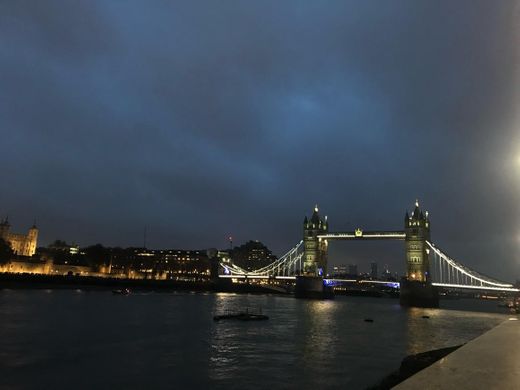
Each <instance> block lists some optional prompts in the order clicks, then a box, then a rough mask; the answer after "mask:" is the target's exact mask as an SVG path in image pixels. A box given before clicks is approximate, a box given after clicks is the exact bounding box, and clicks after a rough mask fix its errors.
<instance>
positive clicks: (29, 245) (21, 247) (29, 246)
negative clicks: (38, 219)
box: [0, 218, 38, 256]
mask: <svg viewBox="0 0 520 390" xmlns="http://www.w3.org/2000/svg"><path fill="white" fill-rule="evenodd" d="M10 229H11V225H10V224H9V221H8V219H7V218H5V219H4V220H3V221H2V222H1V223H0V237H1V238H2V239H3V240H4V241H6V242H7V243H9V245H10V246H11V249H12V250H13V252H14V254H15V255H18V256H32V255H34V253H35V252H36V245H37V242H38V228H37V227H36V226H35V225H33V226H32V227H31V228H30V229H29V232H28V233H27V234H17V233H11V232H10Z"/></svg>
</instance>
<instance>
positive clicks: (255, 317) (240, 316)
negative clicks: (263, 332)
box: [213, 310, 269, 321]
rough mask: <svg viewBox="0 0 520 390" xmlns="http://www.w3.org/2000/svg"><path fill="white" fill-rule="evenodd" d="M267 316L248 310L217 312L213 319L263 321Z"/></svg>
mask: <svg viewBox="0 0 520 390" xmlns="http://www.w3.org/2000/svg"><path fill="white" fill-rule="evenodd" d="M268 319H269V317H268V316H266V315H265V314H262V313H250V312H249V311H248V310H246V311H243V312H239V313H226V314H217V315H215V316H213V321H222V320H238V321H265V320H268Z"/></svg>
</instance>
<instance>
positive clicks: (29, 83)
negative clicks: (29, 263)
mask: <svg viewBox="0 0 520 390" xmlns="http://www.w3.org/2000/svg"><path fill="white" fill-rule="evenodd" d="M354 4H355V6H354ZM206 5H208V4H206ZM0 9H2V10H3V11H4V12H1V13H0V21H1V23H0V26H1V31H2V34H1V35H0V36H1V38H0V52H1V53H2V54H3V58H4V61H2V62H1V63H0V80H1V82H2V85H3V88H2V91H0V101H2V104H1V106H0V107H1V112H2V115H1V116H0V128H2V129H3V132H2V134H3V141H4V148H3V151H2V153H1V154H0V156H1V157H0V159H1V160H0V161H1V164H2V166H3V167H4V168H5V170H4V171H5V172H4V180H5V184H4V186H3V191H2V193H1V194H0V216H1V217H4V215H5V214H8V215H9V216H10V220H11V221H12V224H13V230H14V231H25V230H26V229H27V228H28V227H30V226H31V225H32V223H33V220H34V219H36V222H37V224H38V226H39V227H40V228H41V230H40V237H39V239H40V241H41V242H42V243H50V242H52V241H53V240H55V239H64V240H66V241H69V242H70V241H77V242H79V243H81V244H82V245H90V244H95V243H97V242H100V243H103V244H104V245H107V246H138V245H140V244H141V243H142V241H143V229H144V227H145V226H146V227H147V231H148V241H149V246H150V247H154V248H167V247H171V248H209V247H220V248H225V247H226V246H227V237H228V236H229V235H230V234H231V235H233V237H234V240H235V241H236V242H237V243H241V242H246V241H247V240H250V239H258V240H260V241H261V242H263V243H264V244H266V245H267V246H268V247H269V248H270V249H271V250H273V252H274V253H275V254H277V255H281V254H283V253H285V252H286V251H287V250H288V249H290V248H291V247H292V246H293V245H294V243H296V242H297V241H299V240H300V239H301V235H302V230H301V222H302V220H303V217H304V216H305V215H308V214H309V212H310V211H311V210H312V207H313V206H314V204H315V203H318V204H319V205H320V210H322V211H323V214H326V215H328V217H329V221H330V226H331V228H332V229H333V230H335V231H344V230H353V229H355V228H357V227H360V228H363V229H368V230H376V229H389V230H392V229H396V230H399V229H402V227H403V217H404V214H405V212H406V210H408V211H410V210H411V208H412V207H413V202H414V200H415V199H416V198H419V200H420V201H421V205H422V206H424V208H426V209H427V210H429V211H430V215H431V221H432V233H431V234H432V240H433V241H434V242H436V243H438V244H439V245H440V246H441V247H442V248H445V249H446V250H447V251H448V252H449V253H450V254H452V255H453V256H454V257H456V258H457V259H460V260H461V261H463V262H464V264H467V265H468V266H471V267H472V268H474V269H476V270H479V271H481V272H483V273H485V274H490V275H493V276H495V277H497V278H502V279H507V280H509V279H511V276H514V277H517V276H518V275H520V261H519V259H518V254H517V253H518V249H519V248H518V246H519V245H520V231H519V228H518V226H519V223H520V221H519V218H518V217H519V210H518V199H519V196H520V181H519V180H518V179H519V173H520V139H519V135H518V128H519V124H520V118H519V117H518V112H517V107H519V106H520V99H519V95H520V93H519V90H518V89H519V88H518V85H520V82H519V81H520V77H519V63H518V58H519V52H520V49H519V46H518V36H519V34H518V29H519V27H518V25H517V24H516V23H515V22H516V21H517V20H518V12H519V9H518V6H517V3H516V2H513V1H511V2H508V1H504V2H500V3H496V2H487V1H460V2H457V3H456V4H454V3H453V2H447V1H446V2H437V3H435V4H417V3H416V2H408V1H400V2H393V3H392V4H388V5H381V4H377V5H375V4H364V3H362V2H354V3H345V2H331V3H330V4H329V6H328V7H323V6H320V5H318V4H312V3H301V2H298V4H296V3H291V2H287V3H284V4H280V3H277V2H263V3H261V4H260V3H257V4H248V5H247V6H246V5H244V4H240V3H239V4H233V5H231V4H230V3H223V4H221V5H220V7H219V8H218V9H215V8H214V7H209V6H204V5H203V3H199V4H190V3H182V2H178V3H175V4H162V3H161V4H152V5H146V6H144V5H143V4H139V3H138V2H128V3H126V4H125V6H124V7H123V6H121V5H117V3H111V2H90V3H88V4H82V5H71V4H67V3H63V2H53V1H49V2H46V3H45V5H38V4H32V5H31V6H30V7H29V6H27V5H25V3H22V2H9V3H6V4H3V5H2V6H1V8H0ZM143 10H146V12H143ZM317 26H319V28H317ZM439 26H442V28H438V27H439ZM63 31H69V32H70V34H64V33H63ZM357 258H362V259H365V261H366V262H367V263H368V262H370V261H371V260H372V259H381V260H378V262H379V263H380V264H384V263H387V264H389V266H390V268H391V269H398V270H401V269H402V268H403V267H404V251H403V248H402V246H401V244H399V243H372V242H371V243H334V244H333V245H331V247H330V262H329V263H330V264H339V263H349V262H353V261H354V260H352V259H357ZM357 262H358V263H359V261H357Z"/></svg>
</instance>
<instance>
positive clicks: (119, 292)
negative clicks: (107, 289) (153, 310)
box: [112, 288, 130, 295]
mask: <svg viewBox="0 0 520 390" xmlns="http://www.w3.org/2000/svg"><path fill="white" fill-rule="evenodd" d="M112 294H114V295H128V294H130V290H129V289H127V288H123V289H121V290H112Z"/></svg>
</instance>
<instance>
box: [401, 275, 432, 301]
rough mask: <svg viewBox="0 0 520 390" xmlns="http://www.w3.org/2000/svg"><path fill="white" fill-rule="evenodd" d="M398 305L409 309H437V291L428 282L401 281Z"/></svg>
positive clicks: (404, 279)
mask: <svg viewBox="0 0 520 390" xmlns="http://www.w3.org/2000/svg"><path fill="white" fill-rule="evenodd" d="M400 285H401V287H400V293H399V303H400V304H401V306H409V307H439V291H438V289H437V287H435V286H432V284H431V283H429V282H420V281H417V280H408V279H406V278H403V279H401V283H400Z"/></svg>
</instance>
